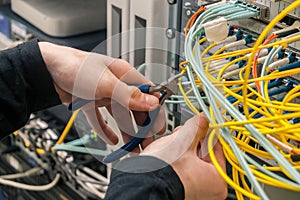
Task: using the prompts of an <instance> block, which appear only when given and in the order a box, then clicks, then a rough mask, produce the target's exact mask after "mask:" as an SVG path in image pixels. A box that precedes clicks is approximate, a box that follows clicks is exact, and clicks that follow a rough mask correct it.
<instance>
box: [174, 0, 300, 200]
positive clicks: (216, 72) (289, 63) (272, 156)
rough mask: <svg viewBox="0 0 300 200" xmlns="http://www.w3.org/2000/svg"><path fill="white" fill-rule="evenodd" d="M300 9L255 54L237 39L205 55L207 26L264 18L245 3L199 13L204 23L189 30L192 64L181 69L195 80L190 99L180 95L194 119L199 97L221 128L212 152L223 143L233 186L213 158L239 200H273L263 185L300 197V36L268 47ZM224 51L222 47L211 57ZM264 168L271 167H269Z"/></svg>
mask: <svg viewBox="0 0 300 200" xmlns="http://www.w3.org/2000/svg"><path fill="white" fill-rule="evenodd" d="M298 6H300V1H299V0H297V1H295V2H294V3H292V4H291V5H290V6H288V7H287V8H286V9H285V10H284V11H282V12H281V13H280V14H279V15H278V16H277V17H276V18H274V19H273V21H272V22H271V23H270V24H269V25H268V26H267V27H266V29H265V30H264V31H263V32H262V34H261V35H260V36H259V37H258V38H257V40H256V42H255V44H254V45H253V46H252V47H250V48H243V49H241V50H236V47H238V46H241V45H244V46H245V45H249V43H251V41H252V38H251V36H249V35H244V36H243V37H241V38H239V37H238V33H236V35H235V38H236V41H233V40H230V41H229V42H230V43H229V44H228V41H227V40H228V38H230V37H233V36H229V37H228V38H226V39H223V40H220V39H219V38H217V39H219V40H218V41H211V43H210V45H209V46H208V47H207V48H206V49H205V50H202V43H204V42H205V41H206V40H207V39H206V38H208V36H207V35H206V38H205V37H203V35H205V29H206V28H207V26H215V25H216V24H218V23H224V22H226V23H227V22H229V21H233V20H239V19H243V18H249V17H254V16H257V15H259V10H256V9H255V8H254V7H251V6H245V3H242V1H229V2H227V3H224V4H219V5H216V6H213V7H210V8H206V9H204V8H201V12H200V11H199V12H196V13H195V14H196V15H199V16H198V17H197V20H195V16H194V18H193V20H191V21H195V22H194V25H193V26H191V22H189V24H188V27H189V30H188V32H187V35H186V40H185V56H186V61H185V62H183V63H181V65H180V66H181V68H182V73H183V74H184V73H187V76H188V78H189V81H190V85H191V89H190V90H189V91H186V90H185V88H184V87H183V85H182V82H179V88H180V90H181V93H182V95H183V97H184V99H185V101H186V103H187V105H188V106H189V108H190V109H191V110H192V111H193V112H194V113H196V114H197V113H199V109H198V108H196V106H195V103H193V102H191V101H190V100H189V97H188V94H190V93H194V95H195V96H196V97H197V98H196V99H197V104H198V105H199V106H200V107H201V110H202V111H203V112H204V113H205V114H206V116H208V118H209V120H210V122H211V127H212V128H213V131H212V132H211V134H210V135H209V139H208V145H209V147H210V149H212V148H213V138H214V136H216V135H217V136H218V138H219V141H220V142H221V144H222V145H223V150H224V154H225V157H226V159H227V161H228V162H229V163H230V164H231V165H232V179H231V178H230V177H229V176H228V175H227V174H226V172H224V171H222V169H221V167H220V166H219V164H218V162H217V160H216V158H215V155H214V152H213V151H210V152H209V154H210V156H211V159H212V161H213V163H214V165H215V166H216V167H217V169H218V171H219V173H220V174H221V175H222V177H223V178H224V179H225V180H226V181H227V183H228V184H229V185H230V186H231V187H232V188H234V189H235V191H236V196H237V198H238V199H243V198H244V197H247V198H251V199H269V197H268V196H267V195H266V193H265V191H264V189H263V188H262V183H263V184H267V185H271V186H274V187H280V188H285V189H289V190H294V191H300V173H299V172H298V170H299V169H300V162H298V161H299V157H300V156H299V155H300V149H299V148H298V144H299V141H300V120H299V119H300V105H299V104H298V103H297V98H298V97H299V96H300V92H299V90H300V86H299V85H298V82H297V81H294V80H292V79H291V78H288V77H290V76H293V75H297V74H299V73H300V62H299V61H296V56H295V54H294V53H290V54H289V55H288V56H286V57H285V56H284V55H285V54H284V51H285V50H286V48H287V46H288V45H289V43H293V42H295V41H297V40H300V35H299V33H298V32H299V31H297V30H295V31H293V32H291V31H290V30H289V34H282V33H280V34H274V33H273V34H271V36H269V37H268V38H267V39H266V40H265V41H264V38H265V37H266V36H267V35H268V33H269V32H270V30H271V29H272V28H273V27H274V26H275V25H276V24H277V23H278V22H279V21H280V20H281V19H283V18H284V17H285V16H286V15H287V14H288V13H289V12H291V11H292V10H294V9H296V8H297V7H298ZM249 7H251V9H248V8H249ZM200 13H201V14H200ZM220 16H221V17H220ZM290 33H291V34H290ZM287 35H288V36H287ZM224 44H225V45H224ZM219 46H222V47H220V48H219V49H218V50H216V51H214V52H215V53H213V55H211V54H210V55H208V56H207V54H208V53H209V51H210V50H211V49H215V48H218V47H219ZM231 49H233V50H231ZM229 78H230V79H229ZM201 90H202V91H203V92H204V93H205V97H206V99H205V100H204V98H203V95H202V94H201V92H200V91H201ZM282 94H283V95H282ZM207 105H209V106H207ZM257 159H259V160H260V161H261V162H257ZM263 162H264V163H266V165H261V163H263ZM276 172H282V173H283V175H278V173H276Z"/></svg>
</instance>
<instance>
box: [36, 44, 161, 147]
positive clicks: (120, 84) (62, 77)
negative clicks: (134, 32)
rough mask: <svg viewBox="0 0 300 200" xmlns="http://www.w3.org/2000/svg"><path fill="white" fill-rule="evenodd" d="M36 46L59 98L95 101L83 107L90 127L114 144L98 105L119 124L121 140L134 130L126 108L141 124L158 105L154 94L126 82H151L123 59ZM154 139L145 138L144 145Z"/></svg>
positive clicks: (154, 131)
mask: <svg viewBox="0 0 300 200" xmlns="http://www.w3.org/2000/svg"><path fill="white" fill-rule="evenodd" d="M39 47H40V50H41V53H42V56H43V59H44V61H45V64H46V66H47V69H48V71H49V72H50V75H51V76H52V78H53V82H54V86H55V89H56V91H57V93H58V94H59V96H60V99H61V101H62V102H64V103H70V102H71V101H72V100H74V99H75V98H78V97H80V98H82V99H91V100H96V101H95V103H89V104H87V105H85V106H84V107H83V108H82V110H83V112H84V113H85V115H86V116H87V119H88V121H89V123H90V125H91V126H92V128H93V129H94V130H95V131H96V132H97V134H98V135H99V136H100V137H101V138H102V139H103V140H104V141H105V142H107V143H109V144H117V143H118V137H117V136H116V134H115V133H114V132H113V131H112V129H111V128H110V127H109V126H108V125H107V124H106V123H105V122H104V120H103V118H102V116H101V114H100V112H99V110H98V107H102V106H106V108H107V109H108V110H109V111H110V113H111V114H112V115H113V117H114V119H115V120H116V122H117V123H118V126H119V128H120V131H121V133H122V136H123V139H124V142H127V141H128V140H129V139H130V138H131V136H132V135H133V134H134V133H135V131H134V127H133V125H132V123H131V122H132V119H131V115H130V112H129V110H133V111H135V112H133V114H134V117H136V122H137V124H138V125H141V124H142V123H143V121H144V119H145V118H146V112H145V111H149V110H151V109H154V108H155V107H157V106H158V103H159V101H158V98H157V95H158V94H156V96H155V95H151V94H144V93H142V92H141V91H140V90H139V89H138V88H137V87H134V86H128V85H127V84H152V83H151V82H150V81H149V80H147V79H146V78H145V77H144V76H142V75H141V74H140V73H139V72H138V71H137V70H135V68H134V67H132V66H131V65H130V64H129V63H127V62H126V61H124V60H120V59H114V58H111V57H108V56H104V55H100V54H96V53H88V52H84V51H80V50H77V49H73V48H69V47H64V46H58V45H54V44H51V43H47V42H39ZM157 123H159V124H156V125H155V126H154V127H155V129H153V130H152V134H155V133H162V132H163V131H164V126H165V124H164V120H158V122H157ZM152 141H153V138H152V137H148V138H146V139H145V140H144V142H143V144H142V146H143V147H145V146H147V145H148V144H149V143H151V142H152Z"/></svg>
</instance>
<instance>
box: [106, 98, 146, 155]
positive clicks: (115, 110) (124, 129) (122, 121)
mask: <svg viewBox="0 0 300 200" xmlns="http://www.w3.org/2000/svg"><path fill="white" fill-rule="evenodd" d="M106 108H107V110H108V112H109V113H110V114H111V115H112V116H113V118H114V119H115V121H116V123H117V125H118V128H119V130H120V132H121V135H122V139H123V142H124V143H125V144H126V143H127V142H129V141H130V140H131V138H132V136H134V135H135V133H136V132H135V129H134V126H133V123H132V118H131V115H130V112H129V111H128V110H127V109H125V108H124V107H122V105H120V104H118V103H116V102H115V103H113V104H111V105H109V106H106ZM131 152H132V153H139V152H140V149H139V147H136V148H135V149H134V150H132V151H131Z"/></svg>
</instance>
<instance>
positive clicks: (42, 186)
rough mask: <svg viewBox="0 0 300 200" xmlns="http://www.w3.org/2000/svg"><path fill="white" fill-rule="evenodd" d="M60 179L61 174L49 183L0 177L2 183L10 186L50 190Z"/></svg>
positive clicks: (32, 189)
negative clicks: (41, 183) (24, 181)
mask: <svg viewBox="0 0 300 200" xmlns="http://www.w3.org/2000/svg"><path fill="white" fill-rule="evenodd" d="M59 179H60V174H56V176H55V178H54V179H53V181H52V182H51V183H49V184H47V185H28V184H24V183H19V182H14V181H10V180H6V179H3V178H0V184H2V185H8V186H11V187H15V188H20V189H23V190H31V191H45V190H49V189H51V188H53V187H54V186H55V185H56V184H57V183H58V181H59Z"/></svg>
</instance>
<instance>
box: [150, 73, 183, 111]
mask: <svg viewBox="0 0 300 200" xmlns="http://www.w3.org/2000/svg"><path fill="white" fill-rule="evenodd" d="M181 76H182V74H177V75H175V76H172V77H171V78H169V79H168V80H167V81H164V82H162V83H161V84H159V85H157V86H151V88H150V90H149V92H151V93H152V92H161V93H162V95H161V96H160V98H159V104H160V105H162V104H163V103H164V101H165V100H166V99H168V98H169V97H170V96H172V95H173V94H176V93H177V92H178V86H177V79H178V78H179V77H181Z"/></svg>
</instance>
